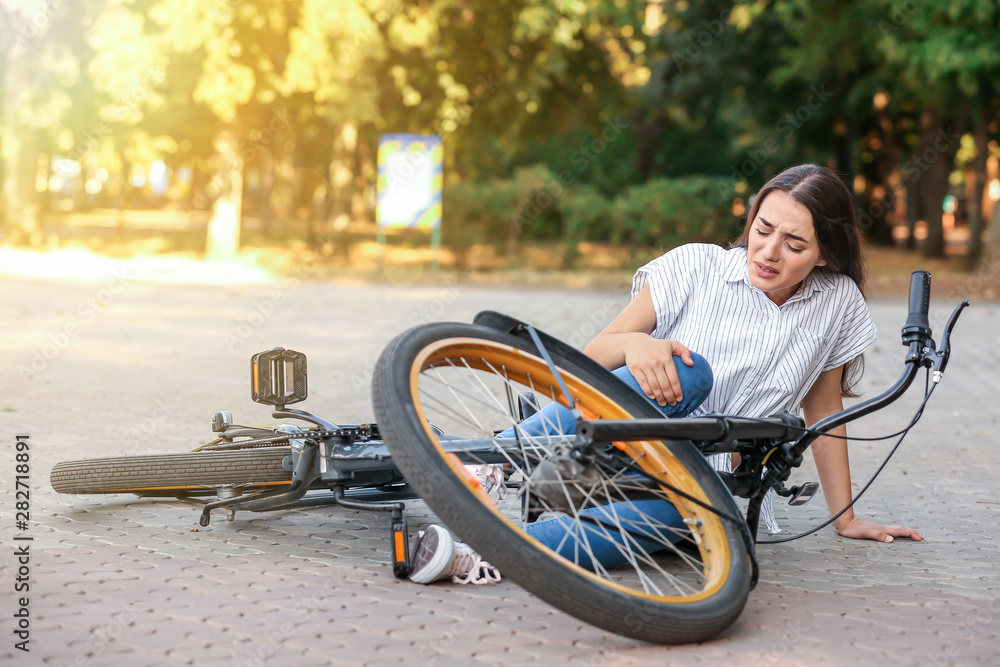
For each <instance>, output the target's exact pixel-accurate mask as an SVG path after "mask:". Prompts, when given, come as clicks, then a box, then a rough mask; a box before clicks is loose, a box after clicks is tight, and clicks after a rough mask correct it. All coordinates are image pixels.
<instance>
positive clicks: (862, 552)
mask: <svg viewBox="0 0 1000 667" xmlns="http://www.w3.org/2000/svg"><path fill="white" fill-rule="evenodd" d="M112 287H113V288H114V289H112ZM0 289H2V291H0V321H2V322H3V323H4V325H5V326H4V327H3V330H2V331H0V364H2V366H0V368H2V370H0V443H2V445H0V447H2V454H0V489H2V492H0V503H2V508H3V511H2V512H0V517H3V520H2V524H0V571H2V573H3V575H2V577H3V578H2V583H0V661H2V662H4V663H9V664H17V665H23V664H51V665H92V666H98V665H148V666H153V665H180V664H198V665H203V664H204V665H214V664H219V665H247V666H248V667H249V666H256V665H296V666H299V667H305V666H307V665H314V664H315V665H325V664H337V665H341V664H343V665H382V664H392V665H395V664H404V665H427V666H431V665H435V666H438V665H440V666H445V665H477V664H482V665H509V664H551V663H552V662H554V661H560V662H565V663H569V664H578V665H645V664H665V663H670V664H682V665H686V664H691V665H702V664H706V665H729V664H749V665H813V664H829V665H842V664H848V663H851V664H859V665H868V664H878V665H887V664H888V665H918V664H921V665H952V664H954V665H967V664H988V665H996V664H1000V636H998V635H1000V539H998V528H997V526H998V523H1000V522H998V518H1000V498H998V494H997V493H996V489H997V485H996V482H995V471H996V470H998V466H1000V448H998V444H1000V443H998V438H997V435H996V430H997V420H998V418H1000V410H998V403H997V398H996V397H997V396H998V395H1000V373H998V371H1000V335H998V334H1000V308H998V307H997V306H996V305H995V304H989V303H978V304H976V305H975V307H974V308H971V309H969V310H968V311H967V312H966V315H965V316H964V319H963V321H962V323H961V324H960V325H959V329H958V331H957V333H956V336H955V345H956V346H958V348H957V349H956V351H955V354H954V355H953V358H952V363H951V365H950V367H949V369H948V373H947V375H946V378H945V381H944V382H943V383H942V385H941V386H940V388H939V389H938V390H937V393H936V394H935V395H934V397H933V399H932V401H931V403H930V404H929V406H928V408H927V410H926V412H925V414H924V417H923V420H922V421H921V422H920V423H919V424H918V426H917V427H916V428H915V429H914V431H913V433H912V434H911V435H910V437H909V438H908V439H907V440H906V442H905V443H904V445H903V447H902V448H901V451H900V452H899V454H898V455H897V457H896V458H895V459H894V460H893V461H892V462H891V463H890V464H889V466H888V467H887V469H886V471H885V472H884V473H883V475H882V476H881V477H880V478H879V480H878V481H877V482H876V483H875V485H874V486H873V488H872V489H871V491H869V494H868V495H867V496H866V497H865V498H864V499H863V500H862V501H861V508H860V510H859V512H860V513H862V514H863V515H865V516H867V517H871V518H874V519H876V520H879V521H883V522H887V523H888V522H899V523H905V524H907V525H912V526H914V527H916V528H918V529H920V530H921V531H922V532H923V533H924V534H925V535H926V536H927V539H926V541H924V542H922V543H913V542H909V541H907V540H898V541H896V542H895V543H894V544H891V545H884V544H876V543H859V542H855V541H849V540H843V539H841V538H839V537H837V536H836V534H834V533H833V532H832V530H830V529H825V530H823V531H820V532H819V533H818V534H817V535H814V536H811V537H808V538H805V539H803V540H800V541H796V542H792V543H789V544H783V545H775V546H761V547H760V548H759V557H760V561H761V566H762V577H761V580H762V581H761V584H760V585H759V586H758V588H757V589H756V590H755V591H754V592H753V593H752V594H751V596H750V601H749V603H748V604H747V607H746V610H745V611H744V612H743V615H742V616H741V617H740V619H739V620H738V621H737V622H736V623H735V624H734V625H733V627H732V628H730V629H729V630H728V631H727V632H726V633H724V634H723V635H722V636H721V637H719V638H717V639H716V640H713V641H710V642H706V643H703V644H699V645H689V646H674V647H664V646H654V645H649V644H644V643H642V642H637V641H633V640H629V639H625V638H622V637H618V636H615V635H611V634H608V633H606V632H604V631H602V630H599V629H597V628H594V627H591V626H588V625H585V624H582V623H581V622H579V621H577V620H576V619H575V618H573V617H571V616H568V615H566V614H564V613H562V612H560V611H557V610H555V609H553V608H551V607H549V606H548V605H547V604H545V603H543V602H541V601H540V600H538V599H537V598H535V597H533V596H532V595H529V594H528V593H526V592H524V591H523V590H521V589H519V588H518V587H517V586H515V585H513V584H511V583H508V582H504V583H502V584H500V585H498V586H496V587H487V588H479V587H471V586H464V587H463V586H453V585H434V586H417V585H413V584H410V583H408V582H400V581H397V580H395V579H394V578H393V576H392V573H391V570H390V568H389V567H388V565H387V555H388V540H387V536H388V528H387V519H386V518H385V517H384V516H380V515H374V514H370V513H364V512H357V511H353V510H345V509H342V508H338V507H330V506H323V507H313V508H302V509H292V510H285V511H278V512H271V513H265V514H252V513H241V514H238V515H237V517H236V520H235V521H232V522H226V521H224V520H222V517H221V516H217V517H216V518H215V520H214V521H213V523H212V525H211V526H210V527H207V528H198V526H197V515H198V512H197V510H196V509H195V508H194V507H193V506H191V505H187V504H184V503H181V502H177V501H162V500H147V499H138V498H135V497H133V496H124V495H123V496H64V495H58V494H56V493H55V492H53V491H52V489H51V487H50V486H49V483H48V475H49V471H50V470H51V468H52V466H53V465H54V464H55V463H56V462H58V461H60V460H65V459H73V458H86V457H97V456H108V455H121V454H141V453H149V454H152V453H162V452H181V451H185V450H188V449H190V448H191V447H192V446H194V445H196V444H198V443H200V442H204V441H205V440H207V439H208V438H209V437H210V435H211V434H210V431H209V428H208V420H209V418H210V417H211V415H212V413H213V412H214V411H215V410H219V409H227V410H231V411H232V412H233V414H234V416H235V417H236V419H237V420H238V421H242V422H254V421H267V420H268V411H267V408H265V407H263V406H258V405H256V404H253V403H252V402H251V401H250V400H249V391H248V389H247V370H248V358H249V356H250V354H252V353H253V352H256V351H259V350H263V349H267V348H270V347H273V346H275V345H284V346H285V347H290V348H293V349H297V350H300V351H303V352H305V353H307V354H308V355H309V366H310V369H309V371H310V380H311V387H310V399H309V400H308V401H307V403H306V404H305V407H306V408H308V409H310V410H313V411H315V412H318V413H319V414H323V415H325V416H327V417H329V418H332V419H333V420H334V421H339V422H342V423H351V422H364V421H369V420H371V419H372V418H373V413H372V409H371V403H370V398H369V379H370V374H371V368H372V366H373V364H374V361H375V359H376V358H377V356H378V354H379V352H380V351H381V349H382V348H383V347H384V346H385V344H386V343H387V342H388V341H389V340H390V339H391V338H392V337H393V336H394V335H395V334H396V333H398V332H400V331H401V330H403V329H404V328H406V327H407V326H409V325H410V324H414V323H417V322H421V321H429V320H442V319H451V320H457V321H469V320H470V319H471V317H472V316H473V315H474V314H475V313H476V312H477V311H478V310H480V309H483V308H492V309H496V310H501V311H505V312H509V313H511V314H513V315H516V316H519V317H521V318H522V319H526V320H528V321H530V322H532V323H534V324H537V325H538V326H540V327H542V328H543V329H546V330H548V331H550V332H551V333H553V334H555V335H557V336H559V337H562V338H564V339H566V340H568V341H570V342H571V343H573V344H576V345H582V344H583V343H584V342H586V340H588V339H589V338H590V337H591V336H592V335H593V334H594V333H596V331H597V330H599V329H600V328H601V327H603V325H604V324H605V323H606V322H607V321H608V320H609V319H610V317H612V316H613V315H614V314H615V313H616V312H617V311H618V309H619V308H620V307H621V306H622V305H623V304H624V303H625V302H626V300H627V298H628V293H627V286H621V287H620V288H619V289H608V290H599V291H595V290H548V289H531V288H487V287H470V286H465V285H457V284H445V285H402V284H391V283H389V284H383V285H371V284H362V283H358V284H350V283H337V284H317V283H296V284H288V285H272V286H255V287H221V286H183V285H182V286H177V285H162V284H148V283H140V282H136V281H126V282H124V284H116V285H110V283H109V284H103V283H91V284H79V283H68V282H66V283H62V282H57V281H42V280H21V279H10V278H7V279H0ZM935 296H942V295H938V294H935ZM945 306H946V304H944V303H942V302H935V303H934V312H935V313H937V312H939V311H940V310H941V309H942V308H944V307H945ZM873 309H874V312H875V315H876V319H877V320H878V324H879V327H880V331H881V338H880V340H879V342H878V343H877V344H876V346H875V347H874V349H873V350H872V351H871V352H870V353H869V354H868V355H867V359H868V370H867V373H866V376H865V387H866V389H867V394H868V395H873V394H874V393H875V390H876V388H881V387H885V386H888V384H889V383H891V381H892V380H893V379H894V378H895V376H896V374H897V373H898V370H899V368H900V366H899V363H900V360H901V359H902V352H903V348H902V347H901V346H900V345H899V344H898V342H897V341H898V331H899V328H900V326H901V324H902V321H903V319H904V317H905V305H904V304H903V303H902V299H899V300H895V301H892V302H888V301H882V302H877V303H875V304H874V306H873ZM33 364H34V365H33ZM22 367H23V368H22ZM917 393H918V392H917V390H914V391H913V392H911V395H909V396H907V397H906V398H905V399H904V400H902V401H900V402H899V404H897V406H896V407H893V408H890V409H888V410H884V411H882V412H881V413H879V414H877V415H874V416H872V417H870V418H868V419H866V420H865V421H864V422H863V423H861V424H858V425H857V426H855V427H852V433H853V434H856V435H874V434H877V433H884V432H888V431H891V430H896V429H898V428H900V427H902V426H903V425H905V423H906V422H907V421H908V419H909V417H910V415H911V414H912V410H913V409H914V408H915V406H916V405H917V398H918V397H917ZM17 433H29V434H30V435H31V439H30V443H31V447H32V449H31V456H32V458H31V472H30V474H31V485H32V495H31V526H30V529H29V530H28V531H27V534H28V535H30V536H32V537H33V538H34V539H33V542H31V543H30V544H31V563H30V568H31V574H30V577H31V581H30V586H31V588H30V594H29V597H30V600H29V611H30V619H31V625H30V632H31V643H30V648H31V652H30V653H28V654H25V653H22V652H21V651H18V650H16V649H15V648H14V644H15V642H16V641H17V638H16V636H15V635H13V634H12V630H13V627H14V622H13V621H14V619H13V618H12V616H13V614H14V613H15V611H16V609H17V598H18V597H19V594H16V593H15V592H14V581H15V577H16V572H17V568H18V563H17V562H16V559H15V555H14V552H15V545H16V544H22V543H20V542H17V543H16V542H15V541H14V539H13V538H14V536H15V534H18V533H19V531H17V530H16V529H15V527H14V525H13V522H14V508H15V498H14V471H15V469H14V466H15V461H14V442H15V440H14V437H15V434H17ZM887 450H888V445H887V444H886V443H864V442H862V443H856V444H854V445H853V447H852V460H853V469H854V479H855V484H856V486H857V485H858V484H859V483H862V482H863V481H864V480H866V479H867V477H868V476H869V475H870V474H871V472H872V471H873V470H874V469H875V468H876V467H877V465H878V463H879V462H880V461H881V458H882V456H884V453H885V452H886V451H887ZM811 470H812V468H811V464H810V463H807V465H806V466H805V467H804V468H803V469H802V471H801V472H800V474H799V477H798V479H799V480H805V479H815V475H814V473H812V472H811ZM410 505H411V512H410V517H411V521H410V528H411V531H414V530H416V528H418V527H419V525H420V524H422V523H426V522H429V521H432V520H433V517H432V515H431V514H430V513H429V511H428V510H427V509H426V507H424V506H423V505H422V504H421V503H420V502H419V501H415V502H412V503H410ZM823 507H824V504H823V501H822V499H821V498H817V499H816V500H814V501H813V502H812V503H811V504H809V505H807V506H804V507H799V508H789V507H787V506H784V505H779V506H778V508H777V510H778V514H779V519H780V520H781V521H782V524H783V526H784V527H785V528H786V530H787V531H799V530H801V529H805V528H807V527H809V526H811V525H814V524H815V522H816V521H817V520H818V519H819V518H820V517H821V516H823V515H824V514H825V512H824V509H823ZM22 534H23V533H22Z"/></svg>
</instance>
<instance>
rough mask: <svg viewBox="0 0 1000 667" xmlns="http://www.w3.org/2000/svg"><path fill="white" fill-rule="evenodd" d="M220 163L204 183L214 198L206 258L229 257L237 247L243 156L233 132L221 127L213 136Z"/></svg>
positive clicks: (241, 202)
mask: <svg viewBox="0 0 1000 667" xmlns="http://www.w3.org/2000/svg"><path fill="white" fill-rule="evenodd" d="M215 149H216V152H217V157H218V158H219V164H218V165H217V168H216V169H215V170H214V171H215V174H214V176H213V178H212V180H211V181H210V182H209V184H208V186H207V188H206V189H207V190H208V194H209V196H210V197H214V198H215V202H214V204H213V206H212V219H211V220H210V221H209V223H208V238H207V240H206V252H205V254H206V256H207V257H208V258H209V259H216V260H229V259H233V258H234V257H235V256H236V253H237V251H238V250H239V247H240V223H241V222H242V219H243V158H242V156H241V155H240V152H239V147H238V145H237V141H236V135H235V134H234V133H233V132H231V131H229V130H223V131H222V132H220V133H219V136H218V137H217V138H216V140H215Z"/></svg>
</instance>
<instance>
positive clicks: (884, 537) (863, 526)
mask: <svg viewBox="0 0 1000 667" xmlns="http://www.w3.org/2000/svg"><path fill="white" fill-rule="evenodd" d="M834 527H835V528H836V529H837V534H838V535H840V536H841V537H850V538H853V539H855V540H877V541H879V542H892V539H893V537H908V538H910V539H911V540H913V541H914V542H919V541H920V540H922V539H924V536H923V535H921V534H920V533H919V532H917V531H915V530H913V529H912V528H907V527H906V526H883V525H882V524H880V523H875V522H873V521H864V520H862V519H859V518H858V517H856V516H852V517H851V518H850V519H848V520H847V521H846V522H845V523H844V524H842V525H840V526H837V525H836V524H834Z"/></svg>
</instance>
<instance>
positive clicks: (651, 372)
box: [625, 334, 694, 405]
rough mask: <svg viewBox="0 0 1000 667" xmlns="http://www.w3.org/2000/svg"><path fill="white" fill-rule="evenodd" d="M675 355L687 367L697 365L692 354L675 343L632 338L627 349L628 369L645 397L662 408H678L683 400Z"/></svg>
mask: <svg viewBox="0 0 1000 667" xmlns="http://www.w3.org/2000/svg"><path fill="white" fill-rule="evenodd" d="M674 355H677V356H679V357H680V358H681V360H682V361H683V362H684V363H685V364H686V365H688V366H693V365H694V360H693V359H691V350H689V349H687V348H686V347H684V346H683V345H681V344H680V343H678V342H677V341H675V340H661V339H657V338H653V337H652V336H649V335H647V334H640V335H637V336H630V337H629V340H628V343H627V345H626V347H625V366H627V367H628V370H629V372H630V373H632V375H633V376H634V377H635V379H636V381H637V382H638V383H639V386H640V387H641V388H642V391H643V392H645V394H646V396H648V397H649V398H651V399H653V400H654V401H656V402H657V403H659V404H660V405H668V404H669V405H676V404H677V403H678V402H679V401H681V400H682V399H683V398H684V394H683V392H682V390H681V383H680V379H679V378H678V377H677V367H676V366H675V365H674Z"/></svg>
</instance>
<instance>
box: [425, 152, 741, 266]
mask: <svg viewBox="0 0 1000 667" xmlns="http://www.w3.org/2000/svg"><path fill="white" fill-rule="evenodd" d="M736 196H737V193H736V192H735V191H734V190H733V184H732V181H731V180H730V179H725V178H717V177H709V176H685V177H681V178H671V179H658V180H654V181H649V182H647V183H643V184H641V185H635V186H632V187H629V188H627V189H626V190H624V191H623V192H622V193H620V194H619V195H618V196H617V197H615V198H614V199H609V198H607V197H605V196H604V195H603V194H602V193H601V191H600V190H599V189H598V188H596V187H594V186H592V185H585V184H566V185H564V184H563V183H561V182H560V180H559V176H558V175H557V174H554V173H553V172H552V171H550V170H549V169H548V168H547V167H545V166H544V165H533V166H531V167H523V168H519V169H517V170H515V172H514V175H513V177H512V178H510V179H506V180H492V181H490V182H487V183H455V184H451V185H448V186H447V187H446V188H445V191H444V216H445V221H444V229H443V230H442V241H443V243H445V244H446V245H448V246H449V247H451V248H452V249H454V250H455V251H457V252H459V253H463V252H464V251H465V250H468V249H469V248H470V247H472V246H473V245H475V244H486V245H492V246H493V247H494V248H497V249H503V248H506V252H507V254H508V256H509V257H511V258H513V257H514V256H515V255H516V252H517V245H518V242H519V241H522V240H524V241H546V240H553V239H559V240H562V241H564V242H565V243H566V247H567V251H566V257H565V259H566V261H568V262H572V261H573V260H574V259H575V258H576V246H577V244H578V243H580V242H581V241H591V242H610V243H613V244H616V245H621V246H626V247H629V248H631V249H633V250H634V251H635V252H637V253H640V254H643V255H645V254H648V252H649V250H650V249H658V248H665V247H673V246H676V245H680V244H682V243H687V242H691V241H702V242H715V243H718V242H721V241H724V240H726V239H728V238H732V237H733V236H734V235H735V233H736V225H735V222H736V218H735V216H734V215H733V214H732V203H733V199H734V198H735V197H736Z"/></svg>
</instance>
